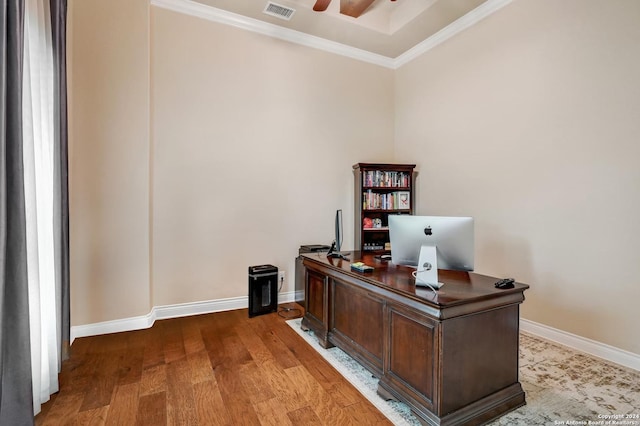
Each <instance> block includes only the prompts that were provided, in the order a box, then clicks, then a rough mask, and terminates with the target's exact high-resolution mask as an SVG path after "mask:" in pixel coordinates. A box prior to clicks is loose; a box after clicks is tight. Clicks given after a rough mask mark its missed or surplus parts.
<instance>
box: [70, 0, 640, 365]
mask: <svg viewBox="0 0 640 426" xmlns="http://www.w3.org/2000/svg"><path fill="white" fill-rule="evenodd" d="M603 5H604V3H603V2H601V1H599V0H589V1H587V0H580V1H577V0H575V1H574V0H571V1H569V0H567V1H563V2H560V1H555V0H549V1H547V0H538V1H535V2H534V1H525V0H516V1H514V2H513V3H512V4H510V5H509V6H507V7H505V8H503V9H501V10H500V11H499V12H497V13H496V14H495V15H493V16H491V17H489V18H487V19H485V20H484V21H482V22H480V23H479V24H477V25H476V26H474V27H472V28H470V29H467V30H466V31H465V32H463V33H461V34H459V35H458V36H456V37H455V38H453V39H451V40H449V41H447V42H446V43H444V44H441V45H440V46H438V47H437V48H435V49H433V50H431V51H430V52H428V53H426V54H425V55H423V56H422V57H420V58H418V59H416V60H414V61H413V62H411V63H409V64H407V65H405V66H404V67H402V68H401V69H399V70H397V71H395V72H394V71H391V70H388V69H383V68H380V67H377V66H375V65H371V64H365V63H361V62H358V61H354V60H352V59H347V58H344V57H341V56H337V55H332V54H329V53H326V52H321V51H319V50H314V49H311V48H307V47H302V46H298V45H294V44H290V43H287V42H284V41H280V40H276V39H272V38H269V37H266V36H262V35H258V34H254V33H249V32H244V31H241V30H238V29H235V28H232V27H228V26H224V25H221V24H217V23H213V22H209V21H205V20H201V19H198V18H194V17H189V16H184V15H180V14H178V13H174V12H170V11H167V10H164V9H160V8H156V7H152V6H149V5H148V2H147V0H133V1H131V0H127V1H125V0H119V1H112V0H109V1H107V0H72V1H70V2H69V13H70V22H69V25H70V41H69V55H70V58H69V64H70V66H69V72H70V110H69V112H70V120H71V127H70V129H71V132H70V143H71V152H70V156H71V170H70V172H71V249H72V324H74V325H82V324H91V323H96V322H100V321H108V320H117V319H123V318H130V317H134V316H139V315H145V314H147V313H149V311H150V309H151V308H152V307H153V306H159V305H168V304H177V303H183V302H197V301H203V300H212V299H214V300H215V299H221V298H226V297H238V296H244V295H246V271H247V266H249V265H255V264H261V263H272V264H274V265H277V266H278V267H279V268H281V269H284V270H285V271H286V272H287V282H286V283H285V287H284V288H283V291H292V290H293V280H292V278H293V258H294V256H295V254H296V251H297V247H298V246H299V245H300V244H305V243H318V242H328V240H329V239H330V237H331V234H332V232H333V231H332V214H333V211H334V210H335V209H337V208H342V209H343V210H344V213H345V218H346V219H345V230H346V236H347V241H346V245H347V246H350V245H351V244H352V241H353V240H352V233H353V229H352V223H351V221H350V220H348V218H349V217H351V215H352V214H353V207H352V202H353V201H352V197H353V183H352V173H351V165H352V164H354V163H356V162H359V161H393V160H395V161H398V162H416V163H417V164H418V166H419V170H420V175H419V186H418V196H417V199H418V212H419V213H421V214H469V215H473V216H474V217H476V220H477V233H476V236H477V246H476V253H477V270H478V271H479V272H483V273H488V274H493V275H498V276H514V277H516V278H517V279H519V280H521V281H523V282H526V283H529V284H531V289H530V290H529V291H528V292H527V300H526V301H525V303H524V305H523V307H522V312H523V316H524V317H525V318H527V319H529V320H532V321H536V322H539V323H542V324H547V325H549V326H551V327H554V328H558V329H560V330H565V331H567V332H571V333H575V334H578V335H580V336H584V337H587V338H591V339H594V340H596V341H600V342H604V343H608V344H611V345H613V346H616V347H619V348H622V349H626V350H629V351H632V352H635V353H640V346H639V345H640V338H639V337H640V336H639V334H638V333H639V332H638V329H637V328H635V327H634V324H633V321H634V319H635V315H636V314H635V311H636V310H637V306H636V305H637V300H638V296H639V291H638V285H637V276H638V275H639V274H638V273H639V272H640V270H639V269H640V258H639V256H638V254H639V250H638V248H637V247H638V246H637V243H636V242H635V240H636V238H637V237H636V236H637V235H640V232H639V231H640V229H639V228H640V222H638V220H637V217H640V214H639V213H640V193H639V192H638V191H637V190H636V189H637V182H639V181H640V179H639V178H640V176H639V175H640V171H639V168H638V167H637V158H639V157H640V156H639V154H640V152H639V151H640V146H639V145H638V144H637V139H638V137H637V136H638V135H639V134H640V124H639V123H638V120H637V119H636V118H637V117H638V116H640V114H639V113H640V93H639V92H640V85H639V84H638V80H637V77H636V76H637V75H640V73H639V71H640V69H639V68H640V61H639V60H638V56H637V54H636V52H637V45H638V41H640V30H639V29H638V26H637V25H636V23H637V21H638V17H639V16H640V10H638V8H639V7H640V5H639V4H638V3H637V2H634V1H621V0H618V1H611V2H607V5H606V6H603ZM394 131H395V136H394ZM394 139H395V143H394V142H393V141H394ZM394 150H395V153H394Z"/></svg>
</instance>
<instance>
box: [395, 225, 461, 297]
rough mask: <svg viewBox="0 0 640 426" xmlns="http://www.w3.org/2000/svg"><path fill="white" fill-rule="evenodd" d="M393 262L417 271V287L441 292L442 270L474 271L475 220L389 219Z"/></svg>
mask: <svg viewBox="0 0 640 426" xmlns="http://www.w3.org/2000/svg"><path fill="white" fill-rule="evenodd" d="M389 240H390V242H391V262H392V263H394V264H396V265H408V266H412V267H415V268H416V273H415V277H416V285H426V286H429V287H435V288H440V286H442V284H441V283H440V282H438V279H437V274H438V269H453V270H459V271H473V267H474V265H473V263H474V255H473V251H474V234H473V218H472V217H452V216H412V215H389Z"/></svg>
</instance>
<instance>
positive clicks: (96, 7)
mask: <svg viewBox="0 0 640 426" xmlns="http://www.w3.org/2000/svg"><path fill="white" fill-rule="evenodd" d="M68 8H69V15H68V21H69V36H68V55H69V58H68V63H69V66H68V72H69V120H70V124H69V156H70V167H69V174H70V193H69V196H70V238H71V305H72V306H71V322H72V325H77V324H89V323H94V322H99V321H105V320H112V319H120V318H127V317H132V316H137V315H145V314H147V313H149V311H150V309H151V303H150V297H149V130H148V129H149V107H148V105H149V76H148V75H149V59H148V58H149V55H148V44H149V35H148V31H147V25H146V22H147V21H148V13H149V11H148V9H149V6H148V5H147V2H146V1H144V0H136V1H130V0H109V1H104V0H71V1H69V3H68Z"/></svg>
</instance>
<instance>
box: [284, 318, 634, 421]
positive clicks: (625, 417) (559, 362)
mask: <svg viewBox="0 0 640 426" xmlns="http://www.w3.org/2000/svg"><path fill="white" fill-rule="evenodd" d="M300 322H301V319H300V318H297V319H293V320H289V321H287V323H288V324H289V326H291V328H293V329H294V330H295V331H296V332H297V333H298V334H299V335H300V336H302V337H303V338H304V339H305V341H306V342H307V343H309V345H311V346H312V347H313V348H314V349H315V350H316V351H317V352H318V353H320V355H322V356H323V357H324V358H325V359H326V360H327V361H328V362H329V363H330V364H331V365H332V366H333V367H334V368H335V369H336V370H338V371H339V372H340V374H342V375H343V376H344V377H345V378H346V379H347V380H348V381H349V382H351V384H353V385H354V386H355V387H356V388H357V389H358V390H359V391H360V393H362V394H363V395H364V396H365V397H366V398H367V399H368V400H369V401H371V403H372V404H373V405H375V406H376V407H377V408H378V409H379V410H380V411H381V412H382V413H383V414H384V415H385V416H386V417H387V418H388V419H389V420H390V421H391V422H393V424H395V425H410V426H414V425H416V426H419V425H420V423H419V422H418V420H417V419H416V418H415V417H414V416H413V414H412V413H411V411H410V410H409V408H408V407H407V406H406V405H405V404H403V403H400V402H395V401H385V400H383V399H382V398H380V397H379V396H378V394H377V388H378V379H376V378H375V377H373V376H372V375H371V373H369V372H368V371H367V370H366V369H365V368H364V367H362V366H361V365H360V364H359V363H358V362H356V361H355V360H353V359H352V358H351V357H349V356H348V355H347V354H346V353H344V352H343V351H341V350H340V349H338V348H331V349H324V348H323V347H322V346H320V344H319V343H318V341H317V339H316V338H315V336H314V335H313V332H310V331H309V332H305V331H303V330H302V329H301V328H300ZM520 383H521V384H522V387H523V389H524V391H525V394H526V401H527V405H525V406H524V407H520V408H518V409H517V410H514V411H512V412H510V413H507V414H505V415H504V416H502V417H500V418H499V419H497V420H495V421H493V422H492V423H490V424H491V425H492V426H506V425H532V426H540V425H598V424H600V425H632V426H633V425H635V426H639V425H640V372H639V371H636V370H632V369H629V368H625V367H622V366H619V365H617V364H612V363H609V362H607V361H604V360H601V359H599V358H595V357H592V356H589V355H586V354H584V353H582V352H578V351H575V350H572V349H569V348H566V347H564V346H560V345H557V344H555V343H552V342H549V341H546V340H543V339H540V338H538V337H535V336H533V335H531V334H527V333H523V332H521V333H520Z"/></svg>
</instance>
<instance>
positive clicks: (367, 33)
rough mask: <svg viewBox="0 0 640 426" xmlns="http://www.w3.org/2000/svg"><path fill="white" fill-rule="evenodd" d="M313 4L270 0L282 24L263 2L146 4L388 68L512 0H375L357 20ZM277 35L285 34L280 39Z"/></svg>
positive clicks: (159, 0) (334, 6)
mask: <svg viewBox="0 0 640 426" xmlns="http://www.w3.org/2000/svg"><path fill="white" fill-rule="evenodd" d="M315 1H316V0H272V2H274V3H276V4H279V5H282V6H285V7H289V8H292V9H295V13H294V14H293V16H292V17H291V19H290V20H289V21H286V20H283V19H281V18H277V17H274V16H270V15H267V14H265V13H264V12H263V11H264V9H265V7H266V6H267V3H268V0H151V2H152V4H154V5H156V6H161V7H166V8H169V9H173V10H179V11H182V12H185V13H190V14H195V15H199V16H202V15H203V14H204V15H208V19H213V20H217V21H222V22H226V23H228V24H231V25H236V26H239V27H243V28H245V29H252V30H255V31H258V32H263V33H267V34H270V33H273V34H272V35H274V36H279V37H281V38H300V35H303V36H306V35H308V36H310V37H309V38H310V39H311V40H312V41H311V42H309V41H307V42H303V44H305V43H306V44H314V45H318V40H320V41H321V42H324V41H328V42H329V43H332V44H333V45H336V46H342V47H344V48H349V49H351V50H356V51H359V52H361V54H362V56H366V55H374V56H375V57H377V58H378V59H376V58H373V59H371V58H364V57H363V58H361V59H363V60H370V61H372V62H377V63H380V64H381V65H388V66H392V67H393V66H395V65H394V62H393V61H396V62H397V61H398V58H400V57H401V56H402V55H405V56H406V54H407V52H410V51H412V50H416V48H419V47H420V45H424V44H425V42H429V41H431V42H430V43H427V44H430V45H431V46H433V45H435V44H437V43H439V42H441V41H443V40H444V39H446V38H447V37H449V36H450V35H452V33H456V32H458V31H461V30H463V29H464V28H467V27H468V26H470V25H473V24H474V23H475V22H477V21H478V20H480V19H482V18H484V17H485V16H487V15H489V14H491V13H493V12H494V11H495V10H497V9H499V8H501V7H502V6H504V5H505V4H508V3H509V2H511V1H512V0H396V1H393V2H392V1H390V0H375V1H374V3H373V4H372V5H371V6H370V7H369V8H368V9H367V10H366V11H365V12H364V13H363V14H362V15H361V16H360V17H359V18H352V17H350V16H346V15H342V14H340V13H339V7H340V0H333V1H332V2H331V4H330V5H329V8H328V9H327V10H326V11H324V12H314V11H313V9H312V8H313V5H314V4H315ZM283 32H286V33H287V34H289V35H285V36H282V35H280V34H283ZM291 34H293V36H290V35H291ZM445 34H448V35H445ZM436 39H437V40H436ZM433 40H436V42H434V41H433ZM385 61H390V62H389V63H388V64H385V63H384V62H385Z"/></svg>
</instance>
